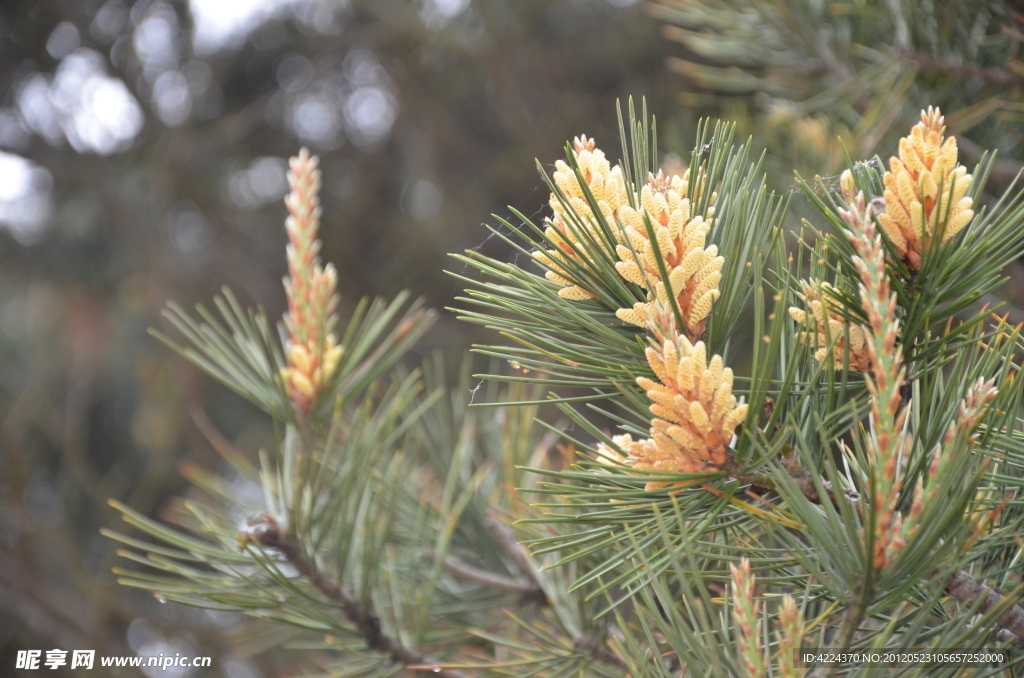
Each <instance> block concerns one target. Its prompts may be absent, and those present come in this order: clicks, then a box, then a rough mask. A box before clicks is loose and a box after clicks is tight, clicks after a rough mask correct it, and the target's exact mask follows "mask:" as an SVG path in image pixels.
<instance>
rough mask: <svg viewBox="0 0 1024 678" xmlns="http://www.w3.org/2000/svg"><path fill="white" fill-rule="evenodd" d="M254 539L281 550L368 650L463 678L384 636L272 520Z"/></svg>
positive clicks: (258, 528)
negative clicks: (337, 608) (333, 604)
mask: <svg viewBox="0 0 1024 678" xmlns="http://www.w3.org/2000/svg"><path fill="white" fill-rule="evenodd" d="M253 537H254V538H255V539H256V540H257V541H259V543H261V544H263V545H264V546H267V547H270V548H275V549H277V550H278V551H280V552H281V554H282V555H284V557H285V558H286V559H287V560H288V562H289V563H291V565H292V566H293V567H294V568H295V569H296V570H297V571H298V572H299V574H301V575H302V576H304V577H306V578H307V579H309V581H310V582H311V583H312V584H313V585H314V586H315V587H316V588H317V590H319V591H320V593H322V594H323V595H324V596H326V597H327V598H329V599H330V600H333V601H334V602H336V603H338V604H339V605H340V606H341V610H342V612H343V613H344V614H345V617H346V618H347V619H348V620H349V622H351V623H352V624H353V625H355V627H356V629H357V630H358V631H359V633H360V634H361V635H362V636H363V638H365V639H366V645H367V647H369V648H370V649H371V650H375V651H377V652H380V653H382V654H386V655H388V656H389V657H391V659H393V660H394V661H396V662H398V663H399V664H401V665H402V666H404V667H405V668H407V669H409V670H420V671H428V672H430V674H431V675H434V676H438V677H439V678H466V677H465V674H463V673H462V672H461V671H456V670H454V669H447V668H444V667H443V666H442V665H441V664H440V663H439V662H437V661H434V660H433V659H430V658H429V657H426V656H424V655H422V654H420V653H419V652H418V651H417V650H415V649H413V648H410V647H406V646H405V645H403V644H402V643H401V642H399V641H398V640H396V639H395V638H392V637H391V636H389V635H387V634H386V633H384V631H383V629H382V628H381V625H380V619H379V618H378V617H377V616H376V615H374V614H373V613H372V612H371V611H370V610H367V609H365V608H364V607H363V606H362V604H361V603H360V602H359V601H358V600H356V599H355V597H354V596H353V595H352V594H351V593H349V592H348V591H346V590H345V589H344V588H342V587H341V586H339V585H338V584H337V582H335V581H334V580H333V579H331V577H329V576H327V575H326V574H324V573H323V572H320V571H318V570H317V569H316V567H315V566H314V565H313V563H312V562H310V560H309V559H308V558H307V557H306V554H305V552H304V551H303V550H302V547H301V546H299V544H298V543H297V542H296V541H295V540H294V539H292V538H291V537H290V536H288V535H287V534H283V533H282V531H281V528H280V526H279V525H278V524H277V521H275V520H274V519H273V518H271V517H269V516H266V517H265V518H264V520H263V522H261V523H260V524H259V525H257V526H256V528H255V529H254V530H253Z"/></svg>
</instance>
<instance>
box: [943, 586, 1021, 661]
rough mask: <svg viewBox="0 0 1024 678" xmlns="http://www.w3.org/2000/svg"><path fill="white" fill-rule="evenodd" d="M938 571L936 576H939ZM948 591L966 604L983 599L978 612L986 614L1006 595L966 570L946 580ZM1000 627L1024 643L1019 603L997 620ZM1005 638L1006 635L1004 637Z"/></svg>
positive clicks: (999, 603) (1000, 602) (1003, 599)
mask: <svg viewBox="0 0 1024 678" xmlns="http://www.w3.org/2000/svg"><path fill="white" fill-rule="evenodd" d="M937 575H938V573H937V572H936V573H935V574H934V575H933V577H934V576H937ZM946 593H948V594H949V595H950V596H952V597H953V598H956V599H957V600H958V601H960V602H961V603H963V604H964V605H967V606H971V605H974V604H975V603H977V602H978V601H979V600H980V601H982V602H981V605H980V606H979V607H978V612H980V613H982V614H985V613H987V612H988V611H990V610H992V609H993V608H995V607H996V606H998V605H1001V604H1003V602H1004V601H1005V600H1006V597H1005V596H1003V595H1001V594H999V593H997V592H995V591H993V590H992V589H990V588H989V587H987V586H985V585H984V584H982V583H981V582H979V581H977V580H975V579H974V577H972V576H971V575H969V574H968V573H967V572H966V571H965V570H957V571H956V572H954V573H953V575H952V576H951V577H950V578H949V579H947V580H946ZM996 623H997V624H998V625H999V627H1000V628H1002V629H1004V630H1006V631H1009V632H1010V633H1012V634H1013V635H1014V640H1015V642H1016V643H1017V644H1018V645H1019V644H1024V610H1022V609H1021V608H1020V606H1018V605H1011V606H1010V608H1009V609H1008V610H1006V612H1004V613H1003V614H1002V616H1000V617H999V620H998V621H997V622H996ZM1003 639H1004V640H1005V636H1004V637H1003Z"/></svg>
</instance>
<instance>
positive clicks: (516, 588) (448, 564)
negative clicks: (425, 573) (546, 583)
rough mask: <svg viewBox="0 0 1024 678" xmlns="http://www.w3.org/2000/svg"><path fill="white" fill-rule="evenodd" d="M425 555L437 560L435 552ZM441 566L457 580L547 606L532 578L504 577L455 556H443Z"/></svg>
mask: <svg viewBox="0 0 1024 678" xmlns="http://www.w3.org/2000/svg"><path fill="white" fill-rule="evenodd" d="M427 555H428V556H429V557H430V559H431V560H437V556H438V554H437V552H436V551H430V552H429V553H428V554H427ZM441 564H442V566H443V567H444V569H445V571H446V572H448V573H449V574H451V575H453V576H455V577H458V578H459V579H464V580H466V581H472V582H476V583H477V584H480V585H481V586H486V587H487V588H489V589H495V590H497V591H508V592H509V593H517V594H519V595H520V596H522V598H523V600H524V601H528V602H536V603H541V604H547V602H548V598H547V596H546V595H545V594H544V590H543V589H542V588H541V587H540V586H538V585H537V583H536V582H535V581H534V580H533V578H532V577H530V578H526V577H506V576H504V575H500V574H496V573H494V572H490V571H488V570H484V569H481V568H479V567H475V566H473V565H470V564H469V563H465V562H463V561H461V560H459V559H458V558H456V557H455V556H445V558H444V560H443V561H442V563H441Z"/></svg>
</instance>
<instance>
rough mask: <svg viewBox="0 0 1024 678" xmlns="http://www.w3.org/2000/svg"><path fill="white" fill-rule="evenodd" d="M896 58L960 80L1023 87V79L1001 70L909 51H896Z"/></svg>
mask: <svg viewBox="0 0 1024 678" xmlns="http://www.w3.org/2000/svg"><path fill="white" fill-rule="evenodd" d="M896 58H897V59H903V60H905V61H911V62H913V63H915V64H917V65H918V66H921V67H922V68H927V69H928V70H930V71H941V72H943V73H949V74H950V75H955V76H957V77H960V78H975V77H976V78H981V79H982V80H986V81H988V82H991V83H993V84H996V85H1003V86H1004V87H1017V88H1021V87H1024V78H1022V77H1021V76H1019V75H1017V74H1016V73H1012V72H1010V71H1007V70H1004V69H1002V68H986V67H984V66H975V65H972V64H958V63H955V62H953V61H947V60H945V59H938V58H936V57H933V56H928V55H927V54H921V53H919V52H915V51H913V50H909V49H901V50H897V51H896Z"/></svg>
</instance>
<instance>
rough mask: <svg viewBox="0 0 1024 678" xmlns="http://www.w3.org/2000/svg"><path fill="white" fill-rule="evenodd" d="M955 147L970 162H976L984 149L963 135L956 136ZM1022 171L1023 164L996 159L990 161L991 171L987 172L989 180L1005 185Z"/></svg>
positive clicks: (1023, 168)
mask: <svg viewBox="0 0 1024 678" xmlns="http://www.w3.org/2000/svg"><path fill="white" fill-rule="evenodd" d="M956 145H957V148H959V149H960V152H961V153H963V154H964V159H966V160H969V161H971V162H978V161H979V160H981V156H982V155H983V154H984V150H983V149H982V148H981V146H979V145H978V144H976V143H974V142H973V141H971V140H970V139H967V138H965V137H963V136H958V137H957V138H956ZM1022 171H1024V164H1022V163H1019V162H1017V161H1016V160H1002V159H997V160H996V161H995V162H993V163H992V171H991V172H989V174H988V178H989V181H994V182H996V183H997V184H1000V185H1002V186H1006V185H1008V184H1010V183H1012V182H1013V181H1014V180H1015V179H1016V178H1017V176H1018V175H1019V174H1020V173H1021V172H1022Z"/></svg>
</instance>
